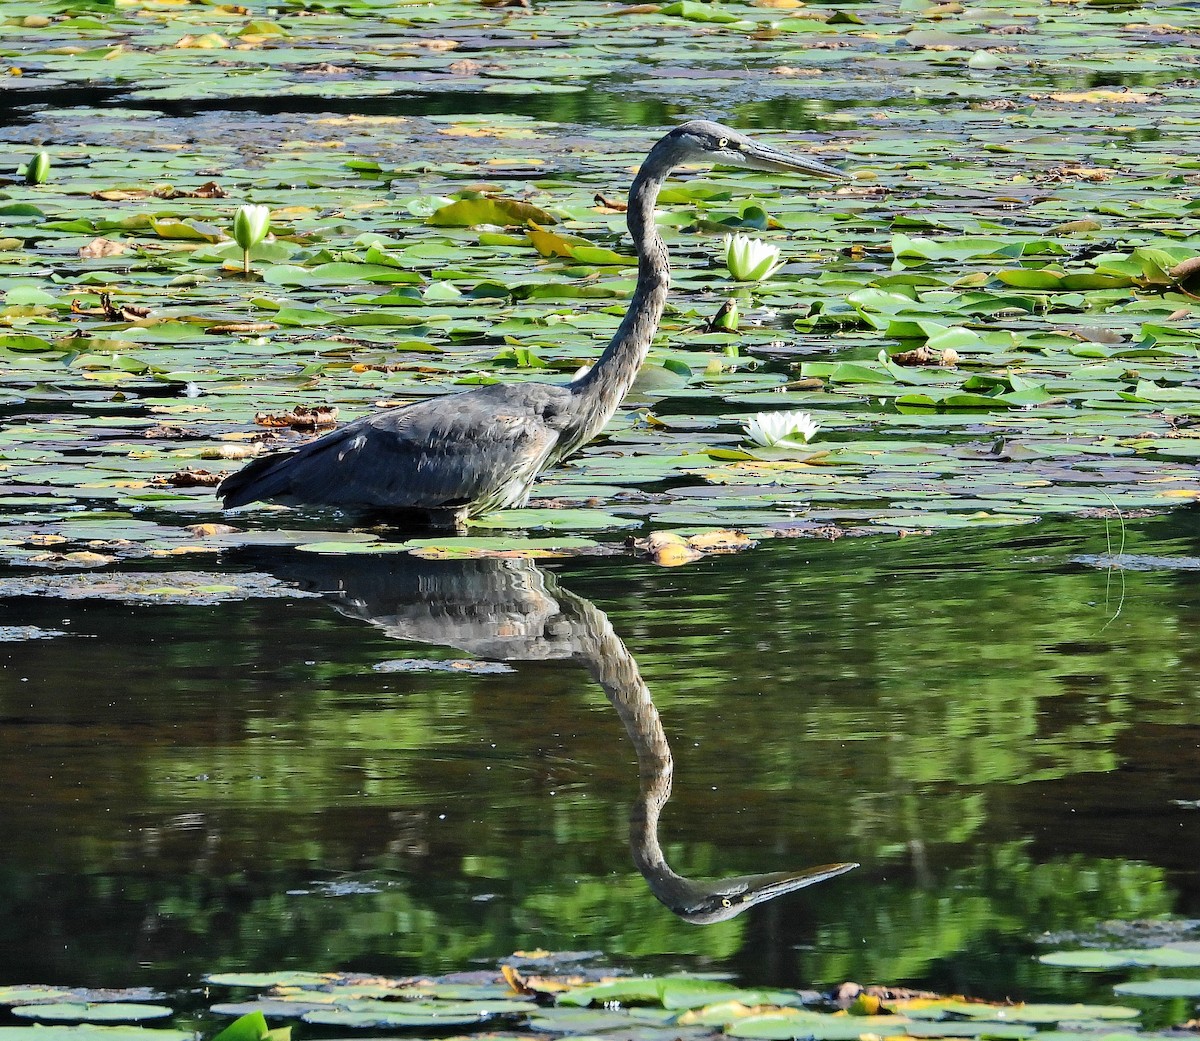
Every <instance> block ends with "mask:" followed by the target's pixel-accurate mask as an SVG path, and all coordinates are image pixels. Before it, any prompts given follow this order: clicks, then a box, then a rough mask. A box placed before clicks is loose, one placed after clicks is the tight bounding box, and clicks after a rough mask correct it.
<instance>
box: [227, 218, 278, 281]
mask: <svg viewBox="0 0 1200 1041" xmlns="http://www.w3.org/2000/svg"><path fill="white" fill-rule="evenodd" d="M270 230H271V208H270V207H269V206H239V207H238V208H237V212H236V213H235V214H234V215H233V241H234V242H236V243H237V244H238V245H239V246H241V247H242V272H243V273H244V274H247V275H248V274H250V250H251V249H253V248H254V247H255V246H257V245H258V244H259V243H260V242H262V241H263V239H265V238H266V237H267V232H268V231H270Z"/></svg>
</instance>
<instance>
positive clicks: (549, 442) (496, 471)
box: [219, 384, 570, 512]
mask: <svg viewBox="0 0 1200 1041" xmlns="http://www.w3.org/2000/svg"><path fill="white" fill-rule="evenodd" d="M569 399H570V392H569V391H567V390H566V389H565V388H562V387H556V386H552V385H547V384H518V385H515V386H513V385H496V386H493V387H482V388H480V389H479V390H476V391H469V392H466V393H463V394H452V395H447V396H445V397H441V398H431V399H429V400H426V401H422V402H418V403H417V404H415V405H408V406H404V407H401V408H398V409H394V410H391V411H388V412H382V413H379V414H377V415H373V416H368V417H366V418H365V419H360V420H358V421H357V422H354V423H350V424H349V425H347V426H345V427H343V428H342V429H340V430H337V431H334V432H333V433H331V434H327V435H325V437H322V438H318V439H317V440H316V441H312V442H310V443H309V444H307V445H304V446H303V447H301V448H299V449H296V450H295V451H294V452H287V453H281V454H280V455H278V456H266V457H264V458H262V459H259V460H256V461H255V462H254V463H252V464H251V465H250V466H248V467H246V469H245V470H243V471H241V472H240V473H238V474H235V475H234V476H233V477H231V478H229V479H228V480H226V481H225V482H224V483H223V484H222V485H221V488H220V489H219V491H220V494H221V495H222V496H224V497H225V499H226V506H234V505H240V504H242V503H246V502H251V501H253V500H255V499H269V498H275V499H280V500H282V501H285V502H286V501H293V502H301V503H308V504H322V505H329V506H354V507H367V508H374V509H391V510H402V509H446V508H456V507H459V506H464V505H471V506H472V508H473V510H475V511H476V512H478V511H479V510H482V509H489V508H493V507H498V506H506V505H511V504H512V503H514V502H517V501H520V500H521V499H522V498H523V497H524V494H525V491H526V490H527V488H528V486H529V484H530V482H531V481H532V480H533V478H534V477H535V476H536V475H537V473H538V471H539V470H540V469H541V468H542V467H543V466H544V465H545V463H546V460H547V459H548V458H549V456H550V454H551V452H552V451H553V449H554V446H555V444H556V442H557V441H558V438H559V433H560V430H561V426H562V415H563V412H564V407H565V405H566V403H567V402H568V401H569Z"/></svg>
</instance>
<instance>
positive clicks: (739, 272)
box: [725, 235, 783, 282]
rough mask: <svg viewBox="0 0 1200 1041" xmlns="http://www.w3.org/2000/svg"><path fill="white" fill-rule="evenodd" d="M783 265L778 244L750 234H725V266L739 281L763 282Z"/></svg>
mask: <svg viewBox="0 0 1200 1041" xmlns="http://www.w3.org/2000/svg"><path fill="white" fill-rule="evenodd" d="M782 265H783V261H782V260H781V259H780V258H779V247H778V246H772V245H771V244H770V243H769V242H763V240H762V239H752V238H751V237H750V236H749V235H726V236H725V266H726V267H727V268H729V273H730V274H731V275H733V277H734V278H736V279H737V280H738V281H739V282H761V281H763V280H764V279H767V278H770V277H771V276H772V275H773V274H774V273H775V272H776V271H777V270H779V268H780V267H781V266H782Z"/></svg>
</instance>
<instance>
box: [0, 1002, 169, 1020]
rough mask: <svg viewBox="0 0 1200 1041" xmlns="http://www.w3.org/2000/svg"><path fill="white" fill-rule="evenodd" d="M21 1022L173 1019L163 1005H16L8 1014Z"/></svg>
mask: <svg viewBox="0 0 1200 1041" xmlns="http://www.w3.org/2000/svg"><path fill="white" fill-rule="evenodd" d="M11 1011H12V1014H13V1015H14V1016H18V1017H20V1018H21V1019H43V1020H49V1021H60V1020H61V1021H69V1022H80V1023H108V1022H122V1021H123V1022H129V1023H133V1022H137V1021H139V1020H143V1019H164V1018H166V1017H167V1016H171V1015H174V1012H173V1011H172V1009H171V1008H170V1007H169V1006H167V1005H146V1004H141V1003H138V1002H133V1001H111V1002H108V1001H106V1002H101V1003H97V1002H75V1001H61V1002H47V1003H45V1004H39V1005H17V1006H16V1007H14V1008H13V1009H12V1010H11Z"/></svg>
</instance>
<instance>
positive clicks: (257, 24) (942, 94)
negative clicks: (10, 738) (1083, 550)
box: [0, 0, 1200, 567]
mask: <svg viewBox="0 0 1200 1041" xmlns="http://www.w3.org/2000/svg"><path fill="white" fill-rule="evenodd" d="M1198 44H1200V11H1197V9H1196V8H1195V6H1194V5H1191V4H1187V3H1182V2H1179V3H1171V2H1163V3H1137V2H1125V0H1121V2H1092V3H1081V2H1070V0H1068V2H1060V3H1043V2H1040V0H1039V2H1034V0H1027V2H1023V0H1009V2H1004V3H992V4H984V5H974V6H964V5H960V4H956V3H943V4H933V3H927V2H925V0H916V2H913V0H884V2H872V3H862V2H859V3H855V2H849V3H838V4H836V5H833V4H824V5H823V4H820V3H815V4H811V5H807V6H806V5H804V4H801V3H799V2H798V0H755V2H736V0H726V2H724V3H716V2H713V3H699V2H691V0H684V2H676V3H666V4H637V5H627V6H622V5H608V4H591V3H588V4H584V3H575V2H570V0H564V2H562V3H554V4H548V3H536V2H535V3H531V4H529V5H528V6H526V5H523V4H509V5H505V4H476V3H465V2H464V3H457V2H448V3H439V4H422V5H417V4H404V3H399V4H387V5H379V4H376V3H370V2H357V0H311V2H307V3H286V2H285V3H282V4H278V5H273V6H272V7H271V8H270V10H269V11H268V10H267V8H265V7H261V8H260V7H259V6H257V5H253V4H252V5H249V6H245V7H243V6H233V5H224V6H223V5H209V4H178V3H174V2H167V0H122V2H120V3H115V4H114V3H107V2H104V0H89V2H82V0H80V2H71V0H65V2H63V0H60V2H54V3H49V4H47V3H41V2H39V3H32V2H30V3H24V2H21V0H6V2H5V3H4V4H2V5H0V75H2V76H3V77H4V87H5V91H4V94H3V100H0V112H3V113H6V118H5V119H3V120H0V417H3V427H2V429H0V480H2V482H3V492H2V493H0V505H2V514H0V516H2V519H3V527H0V553H2V554H3V556H4V557H5V558H7V559H10V560H14V561H19V562H22V563H28V564H33V565H50V566H84V567H88V566H98V565H100V564H104V563H107V562H109V561H111V560H112V559H114V558H115V557H117V556H121V555H143V554H147V553H154V554H174V555H181V556H185V555H189V554H193V553H202V552H206V551H211V550H213V549H216V548H220V547H221V546H225V545H229V544H231V543H237V542H238V541H239V540H240V539H246V540H248V539H252V538H261V537H263V536H262V534H261V533H262V532H269V533H270V532H273V533H279V534H278V537H280V538H290V539H291V540H292V541H293V542H298V543H304V542H306V541H311V542H314V543H320V544H322V545H324V546H325V547H326V551H330V550H329V547H330V546H335V547H336V546H345V545H351V544H353V540H350V541H347V540H344V539H340V538H337V537H333V538H331V537H329V536H328V535H327V534H322V535H321V536H320V537H319V538H315V539H306V538H304V537H303V536H302V535H297V534H296V529H303V528H305V527H306V526H308V527H311V526H312V525H314V524H317V525H319V526H321V527H322V528H324V529H327V530H328V529H332V530H337V529H339V528H345V526H346V525H345V523H344V522H342V521H341V520H338V519H337V518H334V519H333V520H332V521H331V520H330V518H328V517H318V518H317V519H315V520H313V519H311V518H307V517H305V516H303V515H297V514H296V513H294V512H290V513H282V512H278V511H274V510H271V509H267V508H253V509H250V510H247V511H243V512H241V513H238V514H234V515H231V516H230V517H224V516H222V514H221V512H220V511H219V509H218V508H217V503H216V500H215V498H214V497H213V495H212V488H211V484H212V482H213V481H215V479H216V478H217V476H218V475H219V474H221V473H224V472H229V471H231V470H232V469H234V468H236V467H237V466H239V465H241V463H242V461H243V460H244V459H245V458H247V457H248V456H249V455H251V454H253V453H255V452H258V451H261V450H263V449H269V448H272V447H277V446H284V445H288V444H292V443H295V442H296V441H297V440H298V439H300V438H304V437H308V436H312V433H313V431H312V430H311V429H305V428H304V422H303V415H302V410H297V406H305V407H306V408H309V409H315V410H317V413H318V414H320V415H321V416H322V417H323V418H324V419H329V418H331V416H332V412H331V411H330V410H332V409H334V408H336V409H337V410H338V418H337V421H339V422H340V421H345V420H346V419H349V418H353V417H355V416H358V415H362V414H363V413H365V412H367V411H369V410H371V409H375V408H384V407H394V406H397V405H398V403H402V402H404V401H407V400H411V399H413V398H419V397H426V396H430V395H435V394H442V393H447V392H452V391H454V390H456V389H461V388H463V387H466V386H472V385H477V384H479V383H485V382H490V381H492V380H497V379H502V380H525V379H558V380H566V379H569V378H570V376H571V374H572V373H574V372H575V371H576V370H577V369H578V367H579V366H580V365H582V364H586V363H588V362H589V361H592V360H594V359H595V357H596V355H597V353H598V351H599V350H600V349H601V347H602V346H603V344H604V343H605V342H606V341H607V339H608V337H609V336H610V335H611V333H612V331H613V329H614V328H615V326H616V324H617V322H618V320H619V317H620V314H621V313H622V311H623V309H624V307H625V305H626V304H627V302H628V300H629V297H630V294H631V291H632V288H633V283H634V278H635V268H633V267H632V266H631V257H630V246H629V243H628V241H627V239H626V236H625V234H624V228H623V221H624V215H623V213H622V212H621V209H620V203H621V202H622V200H623V199H624V193H625V191H626V190H627V188H628V184H629V181H630V179H631V177H632V174H633V171H634V170H635V169H636V167H637V164H638V162H639V160H640V158H641V157H642V156H643V155H644V154H645V152H646V150H647V149H648V147H649V146H650V145H651V144H652V143H653V141H654V140H655V138H656V137H657V136H658V135H659V134H660V133H661V132H662V131H663V129H664V128H665V127H666V126H669V125H670V122H671V121H672V120H673V119H674V118H679V117H682V116H685V115H713V116H717V117H719V118H722V119H724V120H726V121H727V122H730V123H733V124H735V125H738V126H741V127H744V128H746V129H750V130H754V131H755V132H756V133H758V134H759V136H761V137H762V138H764V139H767V140H770V141H772V142H774V143H778V144H781V145H784V146H786V147H789V148H793V149H800V150H805V149H807V150H809V151H811V152H812V153H813V154H816V155H819V156H820V157H822V158H824V159H826V160H830V161H837V162H840V163H841V164H842V166H843V167H844V169H845V170H846V171H847V172H848V173H849V174H850V175H851V179H850V180H849V181H848V182H847V183H845V184H844V185H836V184H830V183H827V182H812V181H806V180H803V179H795V178H791V179H787V180H785V181H782V182H777V181H774V180H772V179H771V178H769V177H767V176H765V175H762V174H746V173H737V172H733V171H729V170H716V171H711V172H709V171H704V172H699V173H697V174H696V175H694V176H689V177H684V178H678V179H676V180H673V181H672V182H670V183H669V184H668V186H667V189H666V191H664V193H663V196H662V199H661V204H660V220H661V223H662V228H663V233H664V237H665V238H666V240H667V242H668V245H669V247H670V249H671V251H672V257H673V263H674V292H673V296H672V302H671V306H670V308H669V310H668V313H667V316H666V319H665V321H664V323H663V330H662V333H661V335H660V337H659V338H658V340H657V341H656V344H655V347H654V349H653V350H652V351H651V355H650V359H649V361H648V363H647V365H646V367H645V369H644V371H643V374H642V376H641V378H640V379H639V381H638V383H637V385H636V386H635V388H634V391H633V393H632V394H631V395H630V397H629V400H628V401H627V403H626V407H625V408H624V409H623V410H622V411H621V412H620V413H619V414H618V416H617V417H616V418H615V419H614V421H613V422H612V424H610V427H609V430H608V431H607V432H606V434H605V435H604V436H603V437H601V438H600V439H599V440H597V441H596V442H595V443H594V444H593V445H591V446H590V447H589V448H587V449H586V450H585V451H584V452H583V453H581V454H580V455H579V456H577V457H576V458H575V459H573V460H572V461H571V462H570V463H569V464H568V465H566V466H564V467H562V468H560V469H558V470H555V471H553V472H551V473H548V474H546V475H545V476H544V477H543V478H542V479H541V480H540V481H539V482H538V483H537V485H536V487H535V492H534V498H533V501H532V502H531V503H530V508H529V509H527V510H522V511H514V512H512V513H507V514H506V513H499V514H495V515H493V516H490V517H487V518H483V519H482V520H481V521H480V523H479V525H478V528H479V530H478V531H476V532H475V533H474V534H475V535H476V536H479V537H482V538H484V539H486V540H488V542H487V546H488V548H487V549H486V550H485V551H488V552H491V551H505V550H506V549H507V550H514V551H519V550H520V548H521V547H522V546H524V545H526V540H527V539H536V540H537V542H538V545H539V550H540V551H542V552H546V553H552V552H588V551H591V549H592V548H593V547H595V546H597V545H599V546H602V547H603V546H607V547H610V548H611V547H615V546H617V545H619V544H620V543H621V542H622V541H623V540H624V539H625V538H626V537H627V536H628V535H629V534H630V533H634V534H637V533H638V532H644V530H645V529H647V528H668V529H672V530H678V531H681V532H685V533H686V532H695V531H699V530H705V529H713V528H736V529H740V530H743V531H745V532H747V533H749V534H751V535H752V536H753V537H755V538H762V537H770V536H779V535H793V534H798V535H802V534H810V533H813V532H818V533H822V534H829V533H837V532H839V531H845V530H855V531H859V530H870V531H884V532H889V531H890V532H895V531H912V530H918V531H933V530H938V529H942V528H946V527H962V526H973V525H974V526H978V525H993V524H1020V523H1030V522H1033V521H1036V520H1037V519H1038V518H1040V517H1045V516H1048V515H1063V514H1068V515H1069V514H1094V513H1097V512H1101V513H1111V514H1117V513H1120V514H1128V513H1134V512H1139V511H1144V510H1164V509H1169V508H1172V507H1174V506H1178V505H1182V504H1188V503H1191V502H1194V501H1195V500H1196V498H1197V497H1198V496H1200V480H1198V478H1197V474H1196V467H1195V463H1196V459H1197V457H1200V426H1198V425H1196V417H1197V415H1200V368H1198V363H1200V300H1198V299H1197V295H1198V294H1200V260H1198V259H1197V258H1198V257H1200V228H1198V225H1197V217H1198V215H1200V159H1197V158H1196V141H1197V133H1198V128H1200V115H1198V114H1197V113H1200V78H1198V75H1200V74H1198V71H1197V58H1196V55H1197V45H1198ZM63 99H68V100H69V101H70V102H71V104H69V105H66V104H63V103H62V101H63ZM50 100H53V101H54V106H53V107H50V106H48V105H47V104H46V102H47V101H50ZM43 151H44V152H45V153H46V155H47V158H48V161H49V167H48V169H45V168H41V169H40V171H39V176H38V177H37V178H30V179H31V180H41V183H35V184H29V183H26V178H25V176H24V171H25V170H26V168H27V167H28V165H29V164H30V163H31V162H32V161H33V160H34V157H35V156H36V155H37V154H38V153H39V152H43ZM41 174H44V178H43V177H42V176H41ZM6 175H7V176H6ZM242 204H256V205H265V206H267V207H269V209H270V212H271V223H272V231H273V234H272V236H271V237H270V238H269V239H268V240H267V241H266V242H263V243H261V244H260V245H258V246H255V247H254V249H253V251H252V255H251V267H252V271H251V274H250V275H249V276H244V275H243V274H242V271H241V268H242V257H241V250H240V249H239V248H238V247H237V246H236V244H235V243H233V242H232V241H231V240H230V239H229V237H228V236H229V234H230V231H231V228H232V222H233V214H234V212H235V210H236V209H237V207H238V206H239V205H242ZM730 232H743V233H748V234H751V235H753V236H755V237H757V238H761V239H762V240H764V241H765V242H768V243H770V244H772V245H774V246H777V247H778V248H779V249H780V250H781V251H782V257H783V259H784V261H785V263H784V265H783V267H782V268H780V269H779V270H778V271H776V272H775V273H773V274H771V275H770V276H769V277H768V278H767V279H766V280H765V281H759V282H739V281H736V280H735V279H734V278H733V277H732V276H731V274H730V272H729V271H728V270H727V269H726V267H725V263H724V260H723V259H722V238H723V236H724V235H726V234H728V233H730ZM730 299H733V300H735V301H736V303H737V308H738V312H739V317H738V327H737V329H736V331H725V330H720V329H716V327H715V326H714V325H713V322H712V320H713V318H714V317H715V316H716V314H717V312H718V310H719V309H721V308H722V305H724V304H726V303H727V301H729V300H730ZM710 330H715V331H710ZM795 410H801V411H804V412H808V413H810V414H811V415H812V416H813V417H814V419H815V420H816V421H817V422H818V423H819V429H818V430H817V431H816V433H815V434H814V435H813V437H812V439H811V440H810V441H809V442H808V443H807V444H804V443H801V442H797V441H791V442H786V443H785V442H780V443H779V444H776V445H773V446H763V445H760V444H758V443H756V442H755V441H754V440H752V439H751V438H750V437H749V436H748V434H747V431H746V427H747V425H749V424H751V421H752V419H753V417H754V416H756V415H757V414H759V413H763V412H768V413H771V412H778V411H795ZM310 415H311V413H310ZM297 420H299V421H297ZM213 525H223V526H222V527H213ZM229 528H233V529H237V530H232V531H231V530H228V529H229ZM289 533H290V534H289ZM268 537H270V536H268ZM556 543H557V544H558V545H556ZM497 545H498V546H499V548H498V549H497Z"/></svg>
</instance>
